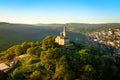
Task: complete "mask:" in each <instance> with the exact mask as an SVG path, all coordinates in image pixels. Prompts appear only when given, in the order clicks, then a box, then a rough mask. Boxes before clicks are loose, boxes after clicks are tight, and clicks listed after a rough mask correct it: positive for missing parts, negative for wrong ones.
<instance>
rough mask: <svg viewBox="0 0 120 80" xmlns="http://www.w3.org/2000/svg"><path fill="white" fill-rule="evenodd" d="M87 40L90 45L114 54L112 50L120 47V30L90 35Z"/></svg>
mask: <svg viewBox="0 0 120 80" xmlns="http://www.w3.org/2000/svg"><path fill="white" fill-rule="evenodd" d="M88 40H89V41H90V42H91V43H92V44H91V45H94V46H96V47H98V48H101V49H102V50H104V51H110V52H111V53H115V52H114V50H115V49H118V48H119V47H120V29H109V30H106V31H101V32H95V33H92V34H90V35H89V38H88Z"/></svg>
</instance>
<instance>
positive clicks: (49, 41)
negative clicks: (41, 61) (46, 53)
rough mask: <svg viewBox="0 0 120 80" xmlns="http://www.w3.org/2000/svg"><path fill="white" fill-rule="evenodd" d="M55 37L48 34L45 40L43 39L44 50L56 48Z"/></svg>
mask: <svg viewBox="0 0 120 80" xmlns="http://www.w3.org/2000/svg"><path fill="white" fill-rule="evenodd" d="M55 45H56V44H55V37H52V36H47V37H46V38H45V39H44V40H43V41H42V48H43V49H44V50H47V49H49V48H54V47H55Z"/></svg>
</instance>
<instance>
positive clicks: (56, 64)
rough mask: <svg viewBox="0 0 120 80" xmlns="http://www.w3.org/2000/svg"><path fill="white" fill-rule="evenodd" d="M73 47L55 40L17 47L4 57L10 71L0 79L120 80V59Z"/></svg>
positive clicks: (93, 50) (0, 57) (74, 43)
mask: <svg viewBox="0 0 120 80" xmlns="http://www.w3.org/2000/svg"><path fill="white" fill-rule="evenodd" d="M71 44H73V45H70V46H60V45H58V44H56V43H55V37H53V36H47V37H45V39H43V40H42V41H41V42H39V41H36V42H24V43H22V44H17V45H14V46H12V47H10V48H8V49H7V50H5V51H3V52H2V53H0V61H1V62H3V63H4V64H6V65H8V66H9V68H8V70H7V71H6V70H5V71H4V70H3V71H4V72H1V73H0V79H3V78H4V80H5V79H6V80H76V79H77V80H113V79H115V80H119V79H120V77H119V74H120V64H119V63H120V57H113V56H112V55H110V54H106V53H101V52H100V50H97V49H96V48H92V47H90V48H88V47H86V46H84V45H82V44H79V43H76V42H71ZM3 63H2V64H3ZM3 76H5V77H3Z"/></svg>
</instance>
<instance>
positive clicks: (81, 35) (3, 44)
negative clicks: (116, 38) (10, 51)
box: [0, 22, 120, 51]
mask: <svg viewBox="0 0 120 80" xmlns="http://www.w3.org/2000/svg"><path fill="white" fill-rule="evenodd" d="M64 26H67V29H68V32H69V38H70V39H72V40H75V41H77V42H80V43H84V42H85V41H86V36H87V35H88V34H91V33H93V32H96V31H102V30H108V29H109V28H117V27H120V24H119V23H114V24H112V23H111V24H82V23H67V24H34V25H28V24H11V23H4V22H1V23H0V51H2V50H4V49H7V48H8V47H10V46H12V45H15V44H19V43H21V42H24V41H35V40H42V39H43V38H44V37H45V36H47V35H52V36H57V35H59V33H60V31H61V30H62V29H63V27H64Z"/></svg>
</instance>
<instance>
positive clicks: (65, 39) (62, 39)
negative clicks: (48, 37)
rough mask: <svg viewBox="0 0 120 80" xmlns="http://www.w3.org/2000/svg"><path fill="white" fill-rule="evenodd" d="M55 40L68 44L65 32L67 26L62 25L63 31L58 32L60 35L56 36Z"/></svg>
mask: <svg viewBox="0 0 120 80" xmlns="http://www.w3.org/2000/svg"><path fill="white" fill-rule="evenodd" d="M55 42H56V43H58V44H59V45H65V46H67V45H69V39H68V33H67V28H66V27H64V29H63V31H62V32H61V33H60V36H57V37H56V38H55Z"/></svg>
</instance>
